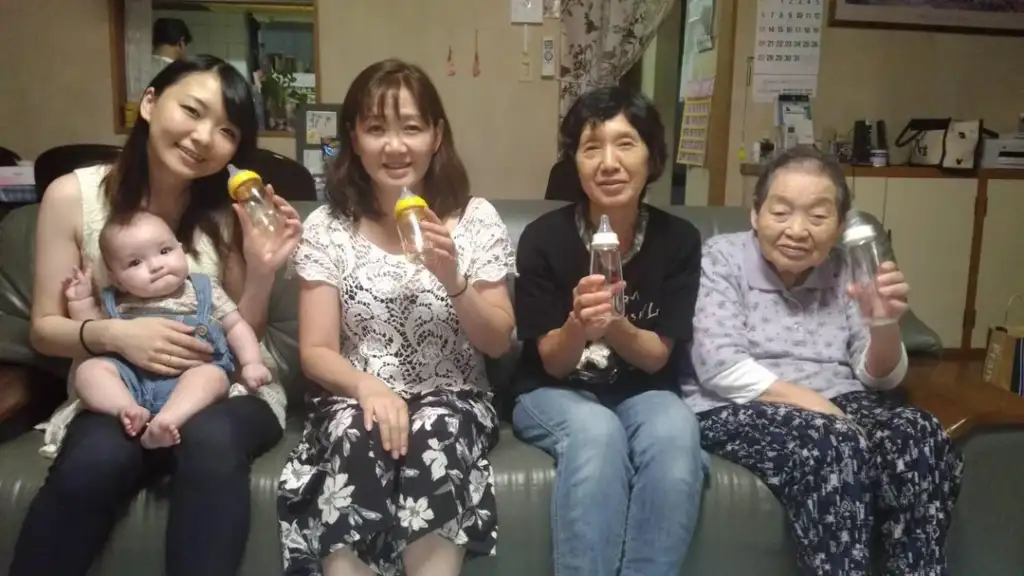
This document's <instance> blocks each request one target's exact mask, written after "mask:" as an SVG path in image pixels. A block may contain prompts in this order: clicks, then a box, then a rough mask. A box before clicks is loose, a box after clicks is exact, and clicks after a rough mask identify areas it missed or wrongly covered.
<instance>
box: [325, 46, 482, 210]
mask: <svg viewBox="0 0 1024 576" xmlns="http://www.w3.org/2000/svg"><path fill="white" fill-rule="evenodd" d="M402 88H405V89H406V90H408V91H409V94H410V95H411V96H412V98H413V100H414V101H415V102H416V106H417V108H419V112H420V115H421V116H422V117H423V121H424V122H426V123H427V125H428V126H429V127H430V128H431V129H437V128H440V129H441V145H440V146H439V147H438V149H437V152H435V153H434V157H433V158H432V159H431V160H430V167H429V168H427V174H426V176H425V177H424V186H423V199H424V200H426V201H427V204H429V205H430V208H431V210H433V211H434V213H436V214H437V216H438V218H441V219H442V220H443V219H444V218H446V217H447V216H450V215H451V214H453V213H455V212H457V211H459V210H462V209H463V208H465V207H466V204H467V203H468V202H469V176H468V175H467V174H466V167H465V166H463V164H462V160H460V159H459V155H458V153H457V152H456V151H455V139H454V137H453V136H452V124H451V121H450V120H448V115H447V114H445V111H444V105H443V104H442V103H441V96H440V95H439V94H438V93H437V88H435V87H434V83H433V82H431V81H430V77H429V76H427V73H426V72H424V71H423V69H422V68H420V67H419V66H416V65H415V64H409V63H407V62H403V61H401V60H397V59H389V60H381V61H380V62H377V63H375V64H371V65H370V66H368V67H367V68H366V69H364V70H363V71H362V72H360V73H359V75H358V76H356V78H355V80H353V81H352V85H351V86H349V89H348V93H347V94H346V95H345V101H344V103H343V104H342V108H341V124H342V129H343V130H345V132H346V133H345V134H344V135H342V137H341V138H340V148H339V150H338V156H337V159H336V160H335V161H334V164H333V166H332V167H331V170H330V173H329V174H328V180H327V199H328V202H329V203H330V205H331V207H332V208H333V209H334V210H336V211H337V212H339V213H341V214H342V215H344V216H346V217H348V218H351V219H352V220H359V219H360V218H362V217H364V216H367V217H370V218H380V217H381V216H383V215H384V211H383V210H382V209H381V206H380V205H379V204H378V202H377V196H376V194H374V192H373V183H372V181H371V180H370V175H369V174H367V172H366V169H365V168H364V167H363V163H362V160H360V158H359V156H358V155H357V154H356V151H355V146H354V142H353V141H352V133H353V132H354V131H355V128H356V123H357V122H358V121H359V120H360V119H363V118H366V117H367V116H370V115H379V116H384V111H385V107H386V106H387V105H388V103H389V100H391V98H390V96H391V95H392V94H397V92H398V91H399V90H401V89H402ZM394 105H395V106H396V107H397V106H398V104H397V100H395V104H394ZM396 113H397V110H396Z"/></svg>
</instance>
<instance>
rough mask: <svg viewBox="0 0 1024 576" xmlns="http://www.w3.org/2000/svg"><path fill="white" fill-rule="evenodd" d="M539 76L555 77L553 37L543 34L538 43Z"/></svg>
mask: <svg viewBox="0 0 1024 576" xmlns="http://www.w3.org/2000/svg"><path fill="white" fill-rule="evenodd" d="M540 77H541V78H554V77H555V37H554V36H545V37H544V39H543V40H542V41H541V45H540Z"/></svg>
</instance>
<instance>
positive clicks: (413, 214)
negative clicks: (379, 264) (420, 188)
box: [395, 188, 429, 264]
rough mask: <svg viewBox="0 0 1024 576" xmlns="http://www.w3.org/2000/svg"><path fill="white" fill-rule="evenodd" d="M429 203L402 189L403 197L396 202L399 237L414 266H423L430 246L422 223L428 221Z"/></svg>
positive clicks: (406, 189) (406, 255) (406, 254)
mask: <svg viewBox="0 0 1024 576" xmlns="http://www.w3.org/2000/svg"><path fill="white" fill-rule="evenodd" d="M426 209H427V201H426V200H424V199H423V198H420V197H419V196H417V195H415V194H413V193H412V192H411V191H409V189H408V188H402V195H401V196H399V198H398V202H395V222H397V223H398V236H399V238H401V239H402V250H403V251H404V252H405V257H406V258H407V259H408V260H409V262H412V263H413V264H423V258H424V253H425V252H426V250H427V248H429V244H428V243H427V241H426V239H424V238H423V230H422V229H421V228H420V222H422V221H423V220H425V219H426V212H425V211H426Z"/></svg>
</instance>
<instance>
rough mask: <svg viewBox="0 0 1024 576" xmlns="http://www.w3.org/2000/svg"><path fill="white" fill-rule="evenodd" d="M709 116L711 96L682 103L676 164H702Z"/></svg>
mask: <svg viewBox="0 0 1024 576" xmlns="http://www.w3.org/2000/svg"><path fill="white" fill-rule="evenodd" d="M710 118H711V98H710V97H704V98H690V99H687V100H686V103H684V104H683V119H682V125H681V126H680V128H679V148H678V150H677V151H676V164H685V165H687V166H704V161H705V151H706V150H707V144H708V120H709V119H710Z"/></svg>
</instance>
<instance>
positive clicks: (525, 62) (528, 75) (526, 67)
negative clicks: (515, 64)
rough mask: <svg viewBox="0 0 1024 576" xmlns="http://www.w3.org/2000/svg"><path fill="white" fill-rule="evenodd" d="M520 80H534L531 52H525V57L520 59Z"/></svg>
mask: <svg viewBox="0 0 1024 576" xmlns="http://www.w3.org/2000/svg"><path fill="white" fill-rule="evenodd" d="M519 81H520V82H533V60H531V59H530V55H529V54H523V59H522V60H520V61H519Z"/></svg>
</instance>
